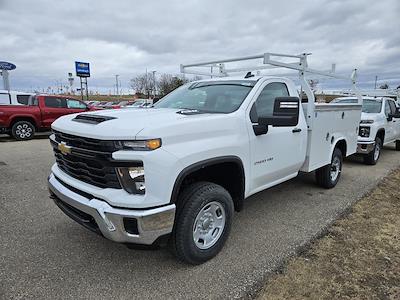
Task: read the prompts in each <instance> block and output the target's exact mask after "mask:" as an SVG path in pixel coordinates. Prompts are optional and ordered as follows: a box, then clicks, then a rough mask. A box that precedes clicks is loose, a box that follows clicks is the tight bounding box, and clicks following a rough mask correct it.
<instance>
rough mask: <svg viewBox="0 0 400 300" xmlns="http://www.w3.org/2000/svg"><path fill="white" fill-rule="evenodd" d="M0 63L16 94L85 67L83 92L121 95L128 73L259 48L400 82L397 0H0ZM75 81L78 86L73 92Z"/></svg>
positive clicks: (174, 69) (173, 68)
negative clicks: (9, 66) (11, 67)
mask: <svg viewBox="0 0 400 300" xmlns="http://www.w3.org/2000/svg"><path fill="white" fill-rule="evenodd" d="M0 33H1V42H0V61H9V62H12V63H14V64H16V65H17V69H16V70H15V71H12V73H11V75H10V77H11V85H12V88H13V89H24V90H29V89H31V88H35V89H36V88H38V87H40V88H45V87H48V86H53V85H55V84H56V81H57V80H63V81H64V82H65V83H66V82H67V81H66V78H67V73H68V72H74V61H76V60H79V61H87V62H89V63H90V64H91V73H92V77H91V78H90V79H89V88H90V87H91V88H93V89H96V88H97V89H99V90H101V91H103V92H104V91H109V90H111V91H113V85H114V83H115V77H114V75H115V74H119V75H120V79H121V83H122V86H123V88H124V90H125V92H127V91H128V90H127V88H128V86H129V84H128V83H129V79H130V78H132V77H133V76H135V74H139V73H143V72H145V70H146V68H147V69H148V70H149V71H152V70H156V71H157V74H161V73H163V72H168V73H175V74H178V73H179V64H181V63H190V62H196V61H202V60H205V59H216V58H227V57H236V56H241V55H251V54H258V53H263V52H281V53H290V54H298V53H302V52H312V56H311V57H310V59H309V64H310V66H311V67H314V68H320V69H329V68H330V65H331V63H332V62H335V63H336V64H337V70H338V72H341V73H350V72H351V69H352V68H358V69H359V74H360V81H361V83H360V84H361V85H362V86H365V87H366V86H368V85H369V87H373V84H374V78H375V75H378V76H379V80H380V81H379V82H388V83H389V84H390V86H392V87H394V86H398V85H400V1H399V0H380V1H376V0H369V1H367V0H364V1H362V0H350V1H347V0H346V1H341V0H339V1H332V0H326V1H325V0H320V1H310V0H309V1H288V0H279V1H272V0H270V1H265V0H264V1H262V0H261V1H251V0H247V1H233V0H232V1H222V0H212V1H208V0H186V1H175V0H168V1H161V0H160V1H151V0H147V1H133V0H126V1H122V0H121V1H119V0H113V1H109V0H107V1H102V0H94V1H88V0H85V1H77V0H69V1H61V0H35V1H32V0H25V1H23V0H0ZM77 83H78V80H75V86H77Z"/></svg>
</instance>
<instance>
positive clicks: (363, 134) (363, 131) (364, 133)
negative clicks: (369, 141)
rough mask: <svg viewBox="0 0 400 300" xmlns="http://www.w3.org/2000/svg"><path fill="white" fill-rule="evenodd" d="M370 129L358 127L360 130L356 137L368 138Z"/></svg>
mask: <svg viewBox="0 0 400 300" xmlns="http://www.w3.org/2000/svg"><path fill="white" fill-rule="evenodd" d="M370 130H371V128H370V127H366V126H362V127H361V126H360V130H359V131H358V135H359V136H361V137H369V133H370Z"/></svg>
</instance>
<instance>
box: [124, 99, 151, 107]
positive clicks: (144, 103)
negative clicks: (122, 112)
mask: <svg viewBox="0 0 400 300" xmlns="http://www.w3.org/2000/svg"><path fill="white" fill-rule="evenodd" d="M152 105H153V100H152V99H137V100H136V101H135V102H133V103H132V104H130V105H126V106H125V107H126V108H141V107H150V106H152Z"/></svg>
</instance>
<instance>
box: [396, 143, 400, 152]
mask: <svg viewBox="0 0 400 300" xmlns="http://www.w3.org/2000/svg"><path fill="white" fill-rule="evenodd" d="M396 151H400V141H396Z"/></svg>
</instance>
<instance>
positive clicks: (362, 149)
mask: <svg viewBox="0 0 400 300" xmlns="http://www.w3.org/2000/svg"><path fill="white" fill-rule="evenodd" d="M374 148H375V141H373V142H359V143H357V153H358V154H368V153H370V152H371V151H372V150H374Z"/></svg>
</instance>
